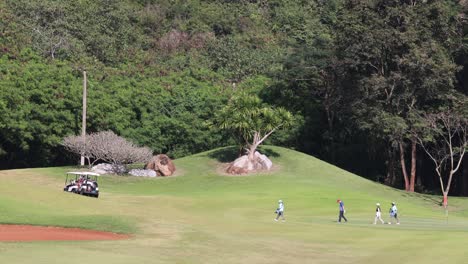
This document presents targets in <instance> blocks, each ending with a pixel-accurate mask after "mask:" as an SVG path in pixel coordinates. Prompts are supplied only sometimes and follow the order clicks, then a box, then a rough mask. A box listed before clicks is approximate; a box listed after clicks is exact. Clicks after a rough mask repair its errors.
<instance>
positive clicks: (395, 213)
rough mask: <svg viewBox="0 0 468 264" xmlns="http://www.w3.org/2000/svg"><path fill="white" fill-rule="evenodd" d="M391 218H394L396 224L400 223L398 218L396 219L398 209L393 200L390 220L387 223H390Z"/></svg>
mask: <svg viewBox="0 0 468 264" xmlns="http://www.w3.org/2000/svg"><path fill="white" fill-rule="evenodd" d="M392 218H395V220H396V224H397V225H399V224H400V220H399V219H398V209H397V207H396V204H395V202H392V207H391V208H390V222H388V224H389V225H391V224H392Z"/></svg>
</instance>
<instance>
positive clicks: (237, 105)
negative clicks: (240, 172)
mask: <svg viewBox="0 0 468 264" xmlns="http://www.w3.org/2000/svg"><path fill="white" fill-rule="evenodd" d="M292 122H293V116H292V114H291V113H290V112H288V111H287V110H285V109H284V108H281V107H278V108H273V107H271V106H268V105H265V104H263V103H262V101H261V100H260V98H259V97H258V96H256V95H248V94H245V93H242V94H240V95H237V96H234V97H233V98H232V99H231V100H230V101H229V102H228V104H227V105H226V106H225V107H224V108H223V109H221V111H220V112H219V113H218V114H217V123H218V125H219V127H220V128H221V129H225V130H231V131H234V132H235V133H237V134H238V135H239V136H240V137H242V139H243V140H244V143H245V145H246V146H247V148H246V151H247V154H248V157H249V160H253V159H254V154H255V151H256V150H257V148H258V146H259V145H260V144H262V143H263V142H264V141H265V140H266V139H267V138H268V137H269V136H270V135H271V134H272V133H273V132H275V131H276V130H278V129H280V128H284V127H287V126H290V125H291V124H292Z"/></svg>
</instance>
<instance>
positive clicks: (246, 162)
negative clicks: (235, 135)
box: [226, 151, 273, 174]
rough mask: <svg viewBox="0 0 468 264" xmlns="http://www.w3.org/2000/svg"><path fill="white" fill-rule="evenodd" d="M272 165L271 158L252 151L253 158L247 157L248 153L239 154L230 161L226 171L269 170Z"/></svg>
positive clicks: (240, 172) (233, 172)
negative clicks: (239, 155)
mask: <svg viewBox="0 0 468 264" xmlns="http://www.w3.org/2000/svg"><path fill="white" fill-rule="evenodd" d="M272 166H273V163H272V162H271V160H270V159H269V158H268V157H267V156H265V155H263V154H260V153H259V152H257V151H256V152H255V153H254V158H253V159H252V160H250V159H249V157H248V155H244V156H241V157H239V158H237V159H236V160H235V161H234V162H232V163H231V164H230V165H229V166H228V168H227V170H226V172H227V173H229V174H244V173H248V172H253V171H260V170H270V169H271V167H272Z"/></svg>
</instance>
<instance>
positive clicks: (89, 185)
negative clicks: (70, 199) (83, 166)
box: [63, 171, 99, 198]
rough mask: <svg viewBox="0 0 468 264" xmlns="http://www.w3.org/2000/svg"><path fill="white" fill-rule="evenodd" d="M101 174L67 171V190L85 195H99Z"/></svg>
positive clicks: (65, 189)
mask: <svg viewBox="0 0 468 264" xmlns="http://www.w3.org/2000/svg"><path fill="white" fill-rule="evenodd" d="M98 177H99V174H97V173H94V172H87V171H70V172H67V177H66V179H65V187H64V188H63V190H64V191H66V192H72V193H77V194H81V195H85V196H91V197H96V198H98V197H99V187H98Z"/></svg>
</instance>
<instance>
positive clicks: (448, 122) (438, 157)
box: [417, 110, 468, 208]
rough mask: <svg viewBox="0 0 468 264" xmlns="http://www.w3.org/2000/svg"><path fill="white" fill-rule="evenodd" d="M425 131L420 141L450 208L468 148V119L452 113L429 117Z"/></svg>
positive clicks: (425, 123)
mask: <svg viewBox="0 0 468 264" xmlns="http://www.w3.org/2000/svg"><path fill="white" fill-rule="evenodd" d="M423 128H424V131H425V133H423V134H422V135H420V136H417V139H418V141H419V144H420V145H421V146H422V148H423V149H424V151H425V152H426V153H427V155H428V156H429V157H430V158H431V160H432V161H433V162H434V165H435V171H436V173H437V175H438V176H439V181H440V187H441V190H442V194H443V197H444V200H443V205H444V207H445V208H447V205H448V194H449V191H450V185H451V183H452V179H453V175H454V174H455V173H456V172H457V171H458V169H460V166H461V164H462V161H463V157H464V155H465V153H466V151H467V148H468V118H467V117H466V116H465V115H463V114H462V113H460V112H457V111H453V110H447V111H443V112H440V113H436V114H427V115H425V116H424V118H423ZM444 179H445V183H444Z"/></svg>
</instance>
